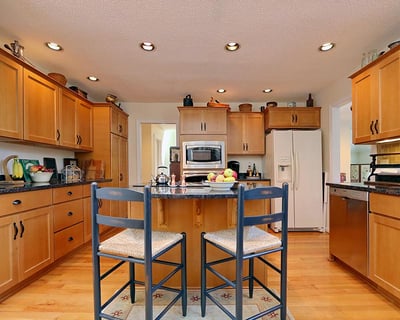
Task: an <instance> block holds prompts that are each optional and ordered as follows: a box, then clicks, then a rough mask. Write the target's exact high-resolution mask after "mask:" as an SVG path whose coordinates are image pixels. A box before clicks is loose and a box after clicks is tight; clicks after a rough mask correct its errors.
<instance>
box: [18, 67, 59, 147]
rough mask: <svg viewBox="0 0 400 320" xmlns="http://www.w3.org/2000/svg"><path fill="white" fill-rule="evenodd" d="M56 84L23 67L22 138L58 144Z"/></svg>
mask: <svg viewBox="0 0 400 320" xmlns="http://www.w3.org/2000/svg"><path fill="white" fill-rule="evenodd" d="M57 92H58V86H57V85H56V84H55V83H53V82H51V81H49V80H47V79H45V78H44V77H42V76H41V75H39V74H37V73H34V72H32V71H30V70H28V69H24V139H25V140H28V141H33V142H40V143H45V144H53V145H56V144H58V140H57V110H58V93H57Z"/></svg>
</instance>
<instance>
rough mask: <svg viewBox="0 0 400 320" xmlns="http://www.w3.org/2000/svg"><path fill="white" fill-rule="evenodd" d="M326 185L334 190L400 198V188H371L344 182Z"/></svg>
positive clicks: (362, 184) (361, 184)
mask: <svg viewBox="0 0 400 320" xmlns="http://www.w3.org/2000/svg"><path fill="white" fill-rule="evenodd" d="M326 185H328V186H329V187H334V188H343V189H352V190H360V191H367V192H375V193H382V194H389V195H395V196H400V188H399V187H390V186H387V187H386V186H385V187H383V186H371V185H366V184H364V183H350V182H344V183H338V182H337V183H335V182H327V183H326Z"/></svg>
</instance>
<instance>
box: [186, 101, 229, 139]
mask: <svg viewBox="0 0 400 320" xmlns="http://www.w3.org/2000/svg"><path fill="white" fill-rule="evenodd" d="M178 110H179V128H180V134H226V132H227V119H226V118H227V108H212V107H178Z"/></svg>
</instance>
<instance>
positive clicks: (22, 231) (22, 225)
mask: <svg viewBox="0 0 400 320" xmlns="http://www.w3.org/2000/svg"><path fill="white" fill-rule="evenodd" d="M19 225H20V226H21V235H20V236H19V237H20V238H22V236H23V235H24V231H25V226H24V224H23V223H22V221H20V222H19Z"/></svg>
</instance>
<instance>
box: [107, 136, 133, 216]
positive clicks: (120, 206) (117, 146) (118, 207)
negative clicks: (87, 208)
mask: <svg viewBox="0 0 400 320" xmlns="http://www.w3.org/2000/svg"><path fill="white" fill-rule="evenodd" d="M127 158H128V140H127V139H125V138H122V137H120V136H117V135H115V134H111V175H112V179H113V181H112V186H113V187H127V186H128V183H129V181H128V178H129V177H128V159H127ZM111 213H112V214H115V215H116V216H120V217H127V203H126V202H119V203H116V202H115V201H114V202H112V203H111Z"/></svg>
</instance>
